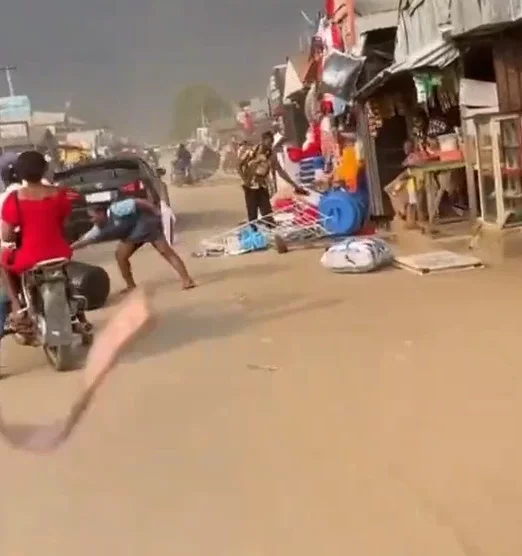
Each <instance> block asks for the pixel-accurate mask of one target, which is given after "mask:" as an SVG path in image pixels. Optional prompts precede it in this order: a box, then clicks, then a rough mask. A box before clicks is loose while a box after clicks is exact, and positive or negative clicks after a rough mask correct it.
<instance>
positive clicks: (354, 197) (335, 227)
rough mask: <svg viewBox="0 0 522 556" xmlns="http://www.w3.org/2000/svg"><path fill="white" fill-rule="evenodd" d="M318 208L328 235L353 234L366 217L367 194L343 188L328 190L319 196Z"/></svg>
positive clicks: (360, 226)
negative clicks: (351, 191)
mask: <svg viewBox="0 0 522 556" xmlns="http://www.w3.org/2000/svg"><path fill="white" fill-rule="evenodd" d="M318 209H319V212H320V213H321V214H323V215H324V216H325V220H324V222H323V226H324V227H325V229H326V231H327V232H328V233H329V234H330V235H335V236H342V235H353V234H356V233H357V232H358V231H359V230H360V229H361V228H362V226H363V224H364V221H365V219H366V214H367V212H368V201H367V195H366V194H365V192H357V193H350V192H348V191H346V190H344V189H337V190H334V191H329V192H328V193H325V194H324V195H323V196H322V197H321V200H320V201H319V206H318Z"/></svg>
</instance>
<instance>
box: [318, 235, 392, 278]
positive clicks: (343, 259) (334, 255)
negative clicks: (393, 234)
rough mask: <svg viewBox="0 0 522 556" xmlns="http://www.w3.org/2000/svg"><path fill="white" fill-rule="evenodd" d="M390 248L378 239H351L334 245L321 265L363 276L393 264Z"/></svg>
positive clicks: (326, 253) (323, 257)
mask: <svg viewBox="0 0 522 556" xmlns="http://www.w3.org/2000/svg"><path fill="white" fill-rule="evenodd" d="M393 258H394V256H393V251H392V250H391V248H390V246H389V245H388V244H387V243H386V242H385V241H384V240H383V239H381V238H378V237H349V238H347V239H345V240H344V241H341V242H340V243H336V244H335V245H332V247H330V248H329V249H328V250H327V251H326V252H325V253H324V255H323V256H322V257H321V264H322V265H323V266H324V267H325V268H328V269H330V270H333V271H334V272H341V273H347V274H361V273H364V272H372V271H374V270H378V269H380V268H383V267H384V266H387V265H390V264H391V263H392V262H393Z"/></svg>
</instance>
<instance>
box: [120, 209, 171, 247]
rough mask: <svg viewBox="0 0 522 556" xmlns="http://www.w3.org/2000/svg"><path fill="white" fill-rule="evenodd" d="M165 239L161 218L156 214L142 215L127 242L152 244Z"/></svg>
mask: <svg viewBox="0 0 522 556" xmlns="http://www.w3.org/2000/svg"><path fill="white" fill-rule="evenodd" d="M163 237H164V234H163V224H162V222H161V217H160V216H156V215H154V214H144V215H141V216H140V218H139V220H138V221H137V222H136V225H135V226H134V228H133V229H132V231H131V232H130V234H129V235H128V236H127V238H126V239H125V241H132V242H133V243H152V242H154V241H158V240H160V239H162V238H163Z"/></svg>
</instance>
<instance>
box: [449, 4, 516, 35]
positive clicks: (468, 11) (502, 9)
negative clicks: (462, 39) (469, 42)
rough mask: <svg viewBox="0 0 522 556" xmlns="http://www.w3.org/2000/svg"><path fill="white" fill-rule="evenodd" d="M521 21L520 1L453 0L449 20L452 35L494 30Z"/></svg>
mask: <svg viewBox="0 0 522 556" xmlns="http://www.w3.org/2000/svg"><path fill="white" fill-rule="evenodd" d="M521 19H522V0H509V2H508V1H506V0H482V1H481V2H470V1H469V0H453V1H452V5H451V20H452V26H453V34H454V35H462V34H465V33H473V32H480V31H482V30H494V29H495V28H498V27H502V26H504V25H507V24H510V23H515V22H518V21H520V20H521Z"/></svg>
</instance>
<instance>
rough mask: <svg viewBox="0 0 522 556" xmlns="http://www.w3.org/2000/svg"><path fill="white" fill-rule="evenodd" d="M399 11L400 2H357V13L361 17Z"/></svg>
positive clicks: (386, 0) (392, 0) (375, 0)
mask: <svg viewBox="0 0 522 556" xmlns="http://www.w3.org/2000/svg"><path fill="white" fill-rule="evenodd" d="M398 10H399V0H355V13H356V14H357V15H361V16H364V15H371V14H376V13H379V12H392V11H395V12H397V11H398Z"/></svg>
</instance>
